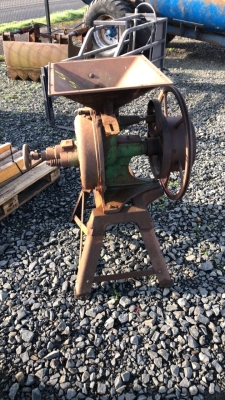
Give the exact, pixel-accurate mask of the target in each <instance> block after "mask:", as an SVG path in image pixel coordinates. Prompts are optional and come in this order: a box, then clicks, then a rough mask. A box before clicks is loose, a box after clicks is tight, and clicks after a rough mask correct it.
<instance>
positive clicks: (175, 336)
mask: <svg viewBox="0 0 225 400" xmlns="http://www.w3.org/2000/svg"><path fill="white" fill-rule="evenodd" d="M224 63H225V50H224V49H222V48H218V47H213V46H210V45H207V44H203V43H197V42H194V41H190V40H186V39H180V38H177V39H175V40H174V41H173V42H172V43H171V44H170V47H169V48H168V49H167V55H166V60H165V67H166V68H167V69H168V72H167V75H168V76H169V77H170V78H171V79H172V80H173V82H174V84H175V85H176V86H177V87H178V88H179V89H180V90H181V92H182V94H183V96H184V98H185V100H186V103H187V105H188V108H189V112H190V116H191V119H192V121H193V124H194V126H195V129H196V135H197V154H196V161H195V164H194V167H193V173H192V179H191V183H190V186H189V189H188V192H187V194H186V195H185V197H184V198H183V200H182V201H179V202H176V203H173V202H170V201H169V200H168V199H167V198H166V197H163V198H161V199H159V200H158V201H156V202H154V204H153V205H152V206H151V215H152V217H153V219H154V222H155V231H156V234H157V237H158V239H159V241H160V245H161V248H162V251H163V253H164V257H165V259H166V262H167V265H168V267H169V270H170V273H171V276H172V278H173V280H174V285H173V287H172V288H171V289H160V288H159V287H158V285H157V282H156V280H155V279H154V278H151V279H150V278H142V279H137V280H132V279H131V280H129V281H119V282H115V283H103V284H101V285H97V284H95V285H93V290H92V293H91V297H90V299H85V300H81V299H75V298H74V295H73V288H74V281H75V274H76V271H77V264H78V255H79V230H78V228H77V227H76V226H75V225H74V224H71V223H69V217H70V215H71V212H72V210H73V207H74V204H75V202H76V199H77V196H78V193H79V191H80V181H79V171H78V170H76V169H75V168H72V169H64V170H63V169H62V170H61V177H60V180H59V181H58V182H56V183H55V184H54V185H52V186H51V187H49V188H48V189H47V190H46V191H44V192H42V193H41V194H39V195H38V196H36V197H35V198H34V199H33V200H31V201H30V202H28V203H27V204H25V205H24V206H22V207H21V208H20V209H19V210H17V211H16V212H14V213H13V214H11V215H10V216H9V217H8V218H6V219H5V220H3V222H1V223H0V227H1V242H0V254H1V259H0V269H1V274H0V322H1V325H0V399H1V400H3V399H11V400H13V399H21V400H22V399H31V398H32V400H39V399H49V400H53V399H62V400H64V399H66V400H67V399H68V400H69V399H86V400H90V399H99V400H100V399H101V400H109V399H115V400H135V399H138V400H145V399H148V400H150V399H152V400H153V399H154V400H160V399H193V400H202V399H207V400H208V399H220V400H221V399H225V383H224V382H225V380H224V375H225V374H224V366H225V357H224V350H225V334H224V328H225V319H224V316H225V290H224V289H225V277H224V272H225V267H224V265H225V253H224V250H225V229H224V218H225V210H224V206H223V202H224V178H225V157H224V156H225V140H224V131H225V103H224V94H225V74H224V65H225V64H224ZM0 92H1V96H0V117H1V126H0V141H1V142H2V143H4V142H8V141H9V142H11V143H12V144H13V146H17V147H18V148H21V147H22V144H23V143H28V144H29V145H30V147H31V148H32V149H36V148H38V149H45V148H46V147H47V146H49V145H53V144H56V143H59V141H60V140H61V139H63V138H68V137H71V134H72V133H71V131H66V130H60V129H57V128H56V129H53V128H50V127H49V126H48V124H47V122H46V120H45V115H44V107H43V100H42V99H43V96H42V89H41V85H40V84H39V83H33V82H22V81H14V82H13V81H11V80H9V79H8V78H7V76H6V67H5V65H4V63H0ZM150 97H151V95H150V94H148V95H147V96H145V97H143V98H141V99H138V100H137V101H136V102H135V103H133V104H130V105H129V106H127V107H126V108H125V112H132V113H136V114H142V113H143V109H145V108H146V105H147V101H148V99H149V98H150ZM76 106H77V105H76V104H75V103H71V102H69V101H66V100H64V99H58V100H57V101H56V103H55V110H56V120H57V123H58V124H63V125H65V126H67V127H69V128H72V127H73V119H74V112H75V109H76ZM143 130H144V127H143V126H142V127H134V128H133V129H132V132H139V133H140V134H141V133H143ZM132 165H133V168H134V170H135V173H136V175H144V176H146V175H148V174H149V168H148V165H147V163H146V160H145V158H144V157H138V158H136V159H135V160H134V161H133V164H132ZM148 263H149V259H148V256H147V253H146V251H145V249H144V247H143V242H142V240H141V238H140V236H139V232H138V230H137V229H136V227H135V226H134V225H133V224H129V225H128V226H120V227H118V226H114V227H111V228H110V229H109V230H108V231H107V233H106V238H105V241H104V246H103V248H102V252H101V260H100V264H101V267H102V269H103V272H104V273H107V272H108V271H109V270H111V271H112V270H116V271H117V270H118V269H120V268H122V267H124V268H125V269H126V268H144V267H145V266H146V265H147V264H148Z"/></svg>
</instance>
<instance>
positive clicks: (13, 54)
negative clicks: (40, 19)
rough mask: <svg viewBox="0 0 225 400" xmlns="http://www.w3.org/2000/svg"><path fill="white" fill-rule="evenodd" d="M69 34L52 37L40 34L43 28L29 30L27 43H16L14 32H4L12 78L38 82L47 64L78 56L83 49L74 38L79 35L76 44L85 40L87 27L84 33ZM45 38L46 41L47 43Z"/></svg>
mask: <svg viewBox="0 0 225 400" xmlns="http://www.w3.org/2000/svg"><path fill="white" fill-rule="evenodd" d="M65 32H66V31H65V30H64V31H62V32H60V33H56V34H51V35H50V34H42V33H40V31H39V29H38V30H37V31H33V30H32V33H30V32H29V31H28V32H27V33H28V35H29V37H28V41H27V42H25V41H21V40H15V35H14V33H12V32H5V33H3V50H4V55H5V61H6V65H7V68H8V72H9V75H10V77H11V78H12V79H16V78H18V77H19V78H21V79H23V80H26V79H32V80H33V81H37V80H39V79H40V75H41V69H40V68H41V67H42V66H43V65H46V64H48V62H58V61H61V60H64V59H67V58H70V57H74V56H76V55H77V54H78V52H79V50H80V47H79V46H77V45H75V44H74V36H76V43H77V42H78V39H79V40H83V35H84V34H86V32H87V28H85V29H84V28H81V29H80V32H79V29H78V30H76V31H75V32H72V33H70V34H65ZM23 33H24V32H23ZM25 33H26V32H25ZM41 39H42V40H43V39H45V42H44V41H41ZM46 39H48V40H50V42H47V40H46Z"/></svg>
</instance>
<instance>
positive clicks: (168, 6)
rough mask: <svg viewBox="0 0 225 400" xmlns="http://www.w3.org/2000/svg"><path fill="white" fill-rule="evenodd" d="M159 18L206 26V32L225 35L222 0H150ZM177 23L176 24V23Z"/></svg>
mask: <svg viewBox="0 0 225 400" xmlns="http://www.w3.org/2000/svg"><path fill="white" fill-rule="evenodd" d="M149 1H150V4H151V5H152V6H153V7H154V8H155V10H156V13H157V15H158V16H159V17H167V18H168V19H169V22H170V23H171V22H172V20H174V19H179V20H183V21H188V22H192V23H195V24H201V25H204V28H203V29H204V30H207V31H209V32H217V33H223V34H225V2H224V5H222V1H221V0H214V1H210V0H195V1H194V0H193V1H190V0H149ZM174 23H175V22H174Z"/></svg>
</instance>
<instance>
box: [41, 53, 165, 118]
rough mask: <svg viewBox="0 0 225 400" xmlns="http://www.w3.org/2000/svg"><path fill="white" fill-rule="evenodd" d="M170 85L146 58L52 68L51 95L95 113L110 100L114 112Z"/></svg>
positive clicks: (53, 65) (60, 64)
mask: <svg viewBox="0 0 225 400" xmlns="http://www.w3.org/2000/svg"><path fill="white" fill-rule="evenodd" d="M137 71H141V73H137ZM170 84H172V81H171V80H170V79H169V78H168V77H166V76H165V75H164V74H163V73H162V72H161V71H160V70H159V69H158V68H157V67H155V66H154V65H153V64H152V63H151V62H150V61H149V60H147V58H146V57H144V56H143V55H138V56H128V57H121V58H120V57H115V58H105V59H103V58H102V59H90V60H89V59H88V60H76V61H66V62H63V63H50V65H49V96H59V95H60V96H65V97H68V98H70V99H72V100H74V101H77V102H78V103H81V104H83V105H85V106H88V107H91V108H93V109H95V110H103V108H104V105H105V104H106V102H107V101H109V100H110V101H111V102H112V103H113V105H114V109H116V108H119V107H121V106H123V105H125V104H127V103H129V102H131V101H132V100H135V99H137V98H138V97H140V96H141V95H143V94H145V93H147V92H149V91H150V90H152V89H154V88H156V87H160V86H167V85H170Z"/></svg>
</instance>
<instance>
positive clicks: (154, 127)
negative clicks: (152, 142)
mask: <svg viewBox="0 0 225 400" xmlns="http://www.w3.org/2000/svg"><path fill="white" fill-rule="evenodd" d="M147 115H151V116H154V117H155V122H151V123H148V135H149V136H159V135H160V134H161V132H162V117H163V114H162V108H161V104H160V102H159V101H158V100H156V99H153V100H150V101H149V102H148V108H147Z"/></svg>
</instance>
